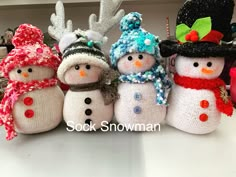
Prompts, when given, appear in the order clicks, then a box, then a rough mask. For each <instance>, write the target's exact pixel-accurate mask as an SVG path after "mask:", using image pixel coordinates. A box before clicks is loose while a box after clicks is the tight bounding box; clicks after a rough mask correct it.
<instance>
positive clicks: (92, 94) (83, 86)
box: [59, 59, 113, 131]
mask: <svg viewBox="0 0 236 177" xmlns="http://www.w3.org/2000/svg"><path fill="white" fill-rule="evenodd" d="M78 60H79V59H78ZM91 60H93V59H91ZM67 62H70V60H68V59H67V60H65V61H64V63H63V64H64V65H61V66H60V67H59V78H61V80H62V81H63V82H64V83H66V84H68V85H70V86H71V89H70V90H69V91H68V92H67V94H66V96H65V101H64V108H63V115H64V120H65V122H66V123H67V126H69V127H71V128H73V130H77V131H89V130H91V131H92V130H94V128H95V129H99V128H101V127H102V126H104V125H105V124H107V123H109V122H110V121H111V120H112V117H113V103H110V104H105V100H104V97H103V95H102V93H101V90H100V89H99V88H96V87H94V88H92V89H91V88H90V87H89V86H90V85H94V84H96V83H97V82H99V81H100V78H101V77H102V76H101V75H102V72H103V68H101V67H99V66H95V65H93V64H88V63H86V64H84V63H81V64H77V63H78V62H75V63H74V64H73V62H72V63H71V62H70V63H67ZM87 62H88V61H87ZM67 64H70V65H72V66H71V67H70V68H68V69H67V71H66V72H65V73H64V74H63V76H64V77H63V78H62V77H61V74H60V71H61V70H63V69H62V68H63V67H64V66H66V65H67ZM99 65H100V64H99ZM73 88H74V89H73Z"/></svg>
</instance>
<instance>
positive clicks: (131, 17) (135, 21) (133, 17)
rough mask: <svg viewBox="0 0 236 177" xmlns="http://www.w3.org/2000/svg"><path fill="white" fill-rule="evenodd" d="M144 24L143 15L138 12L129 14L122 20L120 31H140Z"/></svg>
mask: <svg viewBox="0 0 236 177" xmlns="http://www.w3.org/2000/svg"><path fill="white" fill-rule="evenodd" d="M141 23H142V15H141V14H140V13H137V12H133V13H129V14H128V15H126V16H125V17H124V18H122V20H121V22H120V30H121V31H123V32H124V31H129V30H134V29H138V28H140V27H141Z"/></svg>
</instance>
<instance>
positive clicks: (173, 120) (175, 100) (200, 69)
mask: <svg viewBox="0 0 236 177" xmlns="http://www.w3.org/2000/svg"><path fill="white" fill-rule="evenodd" d="M223 66H224V58H188V57H183V56H178V57H177V59H176V71H177V73H178V74H179V75H180V76H185V77H190V78H199V79H209V80H210V79H216V78H217V77H219V75H220V73H221V72H222V70H223ZM220 120H221V113H220V112H219V111H218V109H217V106H216V97H215V95H214V93H213V92H212V91H210V90H206V89H201V90H196V89H191V88H185V87H183V86H180V85H177V84H176V85H174V87H173V89H172V92H171V94H170V97H169V108H168V112H167V117H166V121H167V124H169V125H171V126H173V127H175V128H177V129H180V130H183V131H185V132H188V133H193V134H206V133H210V132H212V131H214V130H215V129H216V128H217V127H218V125H219V124H220Z"/></svg>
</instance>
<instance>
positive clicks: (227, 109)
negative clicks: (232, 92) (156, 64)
mask: <svg viewBox="0 0 236 177" xmlns="http://www.w3.org/2000/svg"><path fill="white" fill-rule="evenodd" d="M174 81H175V83H176V84H177V85H180V86H182V87H184V88H190V89H196V90H202V89H204V90H210V91H212V92H213V93H214V95H215V98H216V107H217V109H218V111H220V112H222V113H224V114H226V115H227V116H232V114H233V104H232V102H231V100H230V98H229V97H228V93H227V91H226V86H225V83H224V81H223V80H221V79H219V78H217V79H211V80H209V79H195V78H190V77H184V76H180V75H178V74H175V76H174Z"/></svg>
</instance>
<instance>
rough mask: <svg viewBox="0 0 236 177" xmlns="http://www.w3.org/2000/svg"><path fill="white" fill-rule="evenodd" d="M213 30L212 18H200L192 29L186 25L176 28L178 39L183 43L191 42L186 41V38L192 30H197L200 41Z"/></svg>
mask: <svg viewBox="0 0 236 177" xmlns="http://www.w3.org/2000/svg"><path fill="white" fill-rule="evenodd" d="M211 28H212V23H211V17H205V18H199V19H197V20H196V21H195V23H194V24H193V26H192V27H191V28H190V27H188V26H187V25H185V24H180V25H178V26H177V27H176V39H177V40H178V41H180V42H181V43H185V42H189V41H186V39H185V37H186V35H187V34H189V33H190V32H191V31H192V30H195V31H197V32H198V37H199V40H201V39H202V38H204V37H205V36H206V35H207V34H209V33H210V32H211Z"/></svg>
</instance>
